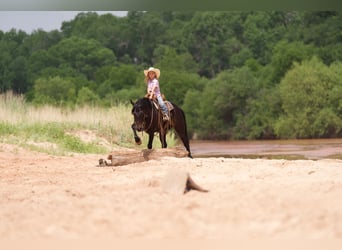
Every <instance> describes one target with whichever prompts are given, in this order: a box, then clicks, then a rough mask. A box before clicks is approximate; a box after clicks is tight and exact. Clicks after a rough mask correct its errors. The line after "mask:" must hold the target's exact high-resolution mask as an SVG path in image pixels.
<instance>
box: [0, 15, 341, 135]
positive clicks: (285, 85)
mask: <svg viewBox="0 0 342 250" xmlns="http://www.w3.org/2000/svg"><path fill="white" fill-rule="evenodd" d="M341 25H342V12H341V11H129V12H128V14H127V16H126V17H116V16H113V15H111V14H105V15H99V14H97V13H95V12H85V13H80V14H78V15H77V16H76V17H75V18H74V19H73V20H71V21H66V22H63V24H62V28H61V31H59V30H54V31H51V32H45V31H43V30H36V31H34V32H32V33H31V34H26V33H25V32H23V31H20V30H19V31H17V30H14V29H13V30H11V31H9V32H2V31H0V92H6V91H12V92H13V93H15V94H16V93H23V94H25V97H26V100H28V101H30V102H34V103H35V104H47V103H48V104H53V105H63V106H65V105H67V106H73V107H74V106H75V105H78V106H85V105H87V104H90V105H101V106H108V107H109V106H111V105H114V104H117V103H127V102H128V101H129V100H130V99H133V100H134V99H137V98H139V97H141V96H143V95H144V94H145V91H146V85H145V83H144V81H143V80H144V76H143V73H142V72H143V69H146V68H147V67H150V66H154V67H159V68H160V69H161V78H160V84H161V90H162V92H163V93H164V94H165V95H166V97H167V99H168V100H171V101H172V102H174V103H176V104H177V105H179V106H181V107H184V109H185V111H186V115H187V120H189V130H190V131H191V134H193V135H196V136H197V137H198V138H211V139H227V138H232V139H266V138H267V139H269V138H277V137H281V138H312V137H336V136H341V128H340V125H339V124H340V120H341V117H342V101H341V86H340V82H339V80H338V79H342V75H341V68H342V67H341V60H342V49H341V48H342V44H341V41H342V33H341V30H342V26H341ZM313 56H316V57H317V58H318V59H315V60H318V61H316V62H315V63H314V62H311V61H309V60H310V59H311V58H312V57H313ZM304 62H305V63H304ZM309 62H310V63H311V64H310V63H309ZM315 64H316V66H314V65H315ZM317 65H318V66H317ZM296 72H297V73H296ZM290 82H292V83H290ZM303 86H306V88H307V89H305V88H304V87H303ZM308 86H310V87H308ZM304 89H305V90H304ZM290 93H291V94H290ZM291 98H292V99H291ZM203 121H206V122H203Z"/></svg>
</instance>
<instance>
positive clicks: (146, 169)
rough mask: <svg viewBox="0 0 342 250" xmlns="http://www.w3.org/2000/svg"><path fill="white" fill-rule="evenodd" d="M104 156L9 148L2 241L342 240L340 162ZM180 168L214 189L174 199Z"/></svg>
mask: <svg viewBox="0 0 342 250" xmlns="http://www.w3.org/2000/svg"><path fill="white" fill-rule="evenodd" d="M103 157H104V156H103V155H75V156H70V157H56V156H50V155H46V154H42V153H36V152H30V151H27V150H24V149H21V148H19V147H17V146H11V145H6V144H0V239H42V238H54V239H68V238H75V239H87V238H96V239H101V238H108V239H109V238H110V239H113V238H147V239H155V238H201V239H210V238H234V239H236V238H246V237H249V238H260V237H273V238H319V239H322V238H342V199H341V197H342V171H341V170H342V161H341V160H317V161H312V160H297V161H287V160H265V159H254V160H253V159H239V158H232V159H225V158H197V159H188V158H182V159H176V158H171V157H165V158H163V159H162V160H160V161H155V160H152V161H149V162H143V163H138V164H131V165H127V166H120V167H115V168H112V167H103V168H100V167H95V165H96V164H97V161H98V159H99V158H103ZM173 168H179V169H185V170H186V171H188V172H189V173H190V174H191V176H192V178H193V179H194V180H195V181H196V182H197V183H198V184H200V185H201V186H203V187H204V188H207V189H209V190H210V192H209V193H200V192H196V191H191V192H189V193H187V194H186V195H173V194H168V193H165V192H164V191H163V190H162V189H161V185H160V184H161V181H162V180H163V178H164V176H165V174H166V172H167V171H168V170H170V169H173Z"/></svg>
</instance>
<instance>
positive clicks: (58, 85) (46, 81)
mask: <svg viewBox="0 0 342 250" xmlns="http://www.w3.org/2000/svg"><path fill="white" fill-rule="evenodd" d="M75 97H76V90H75V86H74V84H73V82H72V81H71V80H68V79H64V78H61V77H59V76H56V77H51V78H39V79H37V80H36V81H35V83H34V99H33V102H34V103H38V104H43V103H49V104H53V105H67V104H69V103H74V102H75Z"/></svg>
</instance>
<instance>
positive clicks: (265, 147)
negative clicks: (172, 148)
mask: <svg viewBox="0 0 342 250" xmlns="http://www.w3.org/2000/svg"><path fill="white" fill-rule="evenodd" d="M190 147H191V151H192V155H193V156H194V157H219V156H220V157H242V158H279V159H280V158H284V159H322V158H331V159H342V138H338V139H311V140H263V141H261V140H260V141H199V140H192V141H191V142H190Z"/></svg>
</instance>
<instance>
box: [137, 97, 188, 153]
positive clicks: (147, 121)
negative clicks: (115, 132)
mask: <svg viewBox="0 0 342 250" xmlns="http://www.w3.org/2000/svg"><path fill="white" fill-rule="evenodd" d="M169 103H170V104H171V105H172V108H171V110H169V117H170V120H168V121H165V120H163V115H162V112H161V110H160V108H157V105H156V104H155V103H154V101H153V100H150V99H149V98H146V97H143V98H140V99H138V100H137V101H136V102H135V103H134V102H133V101H132V100H131V104H132V105H133V108H132V115H133V117H134V123H133V124H132V126H131V127H132V130H133V134H134V140H135V143H136V144H138V145H140V144H141V140H140V137H139V136H138V135H137V131H139V132H141V131H145V132H146V133H147V134H148V135H149V139H148V144H147V148H148V149H152V143H153V138H154V134H155V133H156V132H157V133H159V139H160V142H161V146H162V148H167V142H166V134H167V132H168V131H169V130H170V129H171V128H173V129H174V130H175V131H176V133H177V135H178V136H179V137H180V139H181V140H182V142H183V145H184V147H185V148H186V150H187V151H188V157H190V158H192V156H191V152H190V145H189V137H188V132H187V127H186V120H185V113H184V111H183V110H182V109H181V108H179V107H178V106H177V105H176V104H174V103H171V102H169Z"/></svg>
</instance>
